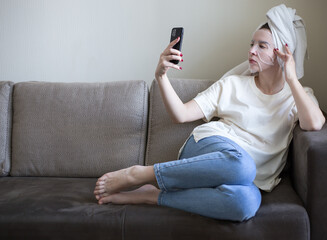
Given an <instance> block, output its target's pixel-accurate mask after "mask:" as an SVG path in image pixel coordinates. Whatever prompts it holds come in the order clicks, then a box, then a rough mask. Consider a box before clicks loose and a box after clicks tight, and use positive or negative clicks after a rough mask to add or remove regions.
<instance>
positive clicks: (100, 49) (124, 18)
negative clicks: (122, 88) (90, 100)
mask: <svg viewBox="0 0 327 240" xmlns="http://www.w3.org/2000/svg"><path fill="white" fill-rule="evenodd" d="M281 3H285V4H286V5H287V6H289V7H292V8H296V9H297V14H298V15H300V16H301V17H303V18H304V20H305V22H306V25H307V34H308V44H309V53H310V60H309V61H306V63H305V77H304V79H303V80H302V82H303V83H304V85H308V86H310V87H312V88H314V90H315V94H316V96H317V98H318V100H319V102H320V105H321V107H322V108H323V109H324V110H327V95H326V94H325V90H326V89H327V87H326V86H327V81H326V80H327V77H326V76H325V69H326V67H327V64H326V62H327V61H326V57H327V48H326V42H327V28H326V27H325V23H326V18H327V17H326V10H327V1H325V0H312V1H308V0H287V1H280V0H270V1H262V0H201V1H199V0H181V1H178V0H165V1H162V0H120V1H114V0H80V1H78V0H0V80H10V81H14V82H20V81H31V80H33V81H65V82H96V81H121V80H135V79H142V80H145V81H146V82H147V83H148V84H149V85H150V84H151V82H152V80H153V78H154V71H155V68H156V65H157V62H158V58H159V55H160V53H161V52H162V51H163V49H164V48H165V47H166V46H167V44H168V43H169V37H170V31H171V28H172V27H174V26H183V27H184V28H185V34H184V43H183V51H182V52H183V54H184V63H181V64H180V65H181V66H182V67H183V70H182V71H176V70H171V71H170V72H169V75H170V77H178V78H204V79H219V78H220V76H221V75H222V74H223V73H224V72H226V71H227V70H229V69H230V68H232V67H233V66H235V65H236V64H238V63H240V62H242V61H243V60H245V59H246V57H247V50H248V47H249V42H250V40H251V35H252V33H253V31H254V30H255V29H256V27H257V26H258V25H259V24H260V23H263V22H264V21H265V20H266V18H265V13H266V12H267V10H269V9H270V8H271V7H273V6H275V5H278V4H281Z"/></svg>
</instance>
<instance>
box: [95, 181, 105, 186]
mask: <svg viewBox="0 0 327 240" xmlns="http://www.w3.org/2000/svg"><path fill="white" fill-rule="evenodd" d="M105 183H106V181H104V180H99V181H97V182H96V184H95V185H96V186H102V185H105Z"/></svg>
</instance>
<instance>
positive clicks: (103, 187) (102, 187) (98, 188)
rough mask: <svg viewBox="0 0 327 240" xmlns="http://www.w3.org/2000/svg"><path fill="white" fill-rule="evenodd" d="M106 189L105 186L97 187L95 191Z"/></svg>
mask: <svg viewBox="0 0 327 240" xmlns="http://www.w3.org/2000/svg"><path fill="white" fill-rule="evenodd" d="M100 189H105V186H104V185H99V186H95V190H100Z"/></svg>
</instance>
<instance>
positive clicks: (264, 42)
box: [251, 40, 270, 45]
mask: <svg viewBox="0 0 327 240" xmlns="http://www.w3.org/2000/svg"><path fill="white" fill-rule="evenodd" d="M251 42H252V43H254V42H255V41H254V40H252V41H251ZM258 43H263V44H268V45H270V44H269V42H266V41H258Z"/></svg>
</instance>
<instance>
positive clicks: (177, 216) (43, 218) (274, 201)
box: [0, 79, 327, 240]
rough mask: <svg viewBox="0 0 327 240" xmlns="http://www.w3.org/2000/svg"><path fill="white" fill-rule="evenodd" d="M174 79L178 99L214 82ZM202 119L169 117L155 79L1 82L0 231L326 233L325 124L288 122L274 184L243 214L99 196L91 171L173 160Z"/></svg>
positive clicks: (22, 234) (212, 235)
mask: <svg viewBox="0 0 327 240" xmlns="http://www.w3.org/2000/svg"><path fill="white" fill-rule="evenodd" d="M171 82H172V84H173V86H174V88H175V90H176V92H177V93H178V94H179V96H180V97H181V99H182V100H183V101H188V100H190V99H192V98H193V97H195V96H196V94H197V92H200V91H202V90H204V89H206V88H207V87H208V86H210V85H211V84H212V83H213V82H212V81H209V80H194V79H193V80H192V79H171ZM272 117H273V116H272ZM201 123H202V121H197V122H193V123H188V124H174V123H172V122H171V120H170V119H169V117H168V115H167V113H166V111H165V108H164V106H163V103H162V100H161V96H160V93H159V89H158V85H157V83H156V81H153V84H152V86H151V89H150V91H149V89H148V87H147V85H146V83H145V82H144V81H125V82H107V83H50V82H47V83H45V82H23V83H16V84H14V83H12V82H0V175H1V177H0V239H69V240H73V239H78V240H81V239H92V240H93V239H132V240H135V239H142V240H143V239H156V240H157V239H233V240H234V239H251V240H253V239H265V240H267V239H274V240H276V239H287V240H291V239H294V240H300V239H306V240H307V239H315V240H321V239H327V228H326V224H327V207H326V206H325V205H326V204H327V188H326V185H325V184H324V183H325V182H326V176H327V127H326V125H325V126H324V127H323V129H322V130H321V131H318V132H305V131H302V130H301V129H300V128H299V127H296V128H295V130H294V138H293V141H292V144H291V147H290V152H289V158H288V164H287V167H286V168H285V170H284V171H283V173H282V181H281V183H280V184H279V185H278V186H277V187H276V188H275V189H274V190H273V191H272V192H271V193H265V192H263V193H262V195H263V197H262V204H261V207H260V209H259V211H258V212H257V214H256V216H255V217H254V218H252V219H250V220H248V221H246V222H231V221H221V220H215V219H210V218H207V217H203V216H200V215H196V214H192V213H188V212H183V211H180V210H177V209H172V208H167V207H162V206H154V205H145V204H144V205H113V204H108V205H98V204H97V201H96V199H95V198H94V195H93V190H94V185H95V182H96V181H97V178H98V177H100V176H101V175H102V174H104V173H106V172H109V171H114V170H118V169H121V168H125V167H128V166H131V165H135V164H141V165H144V164H145V165H152V164H154V163H156V162H164V161H170V160H174V159H176V157H177V153H178V150H179V148H180V147H181V145H182V144H183V142H184V141H185V139H186V138H187V137H188V136H189V134H190V132H191V131H192V129H193V128H194V127H195V126H196V125H198V124H201Z"/></svg>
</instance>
